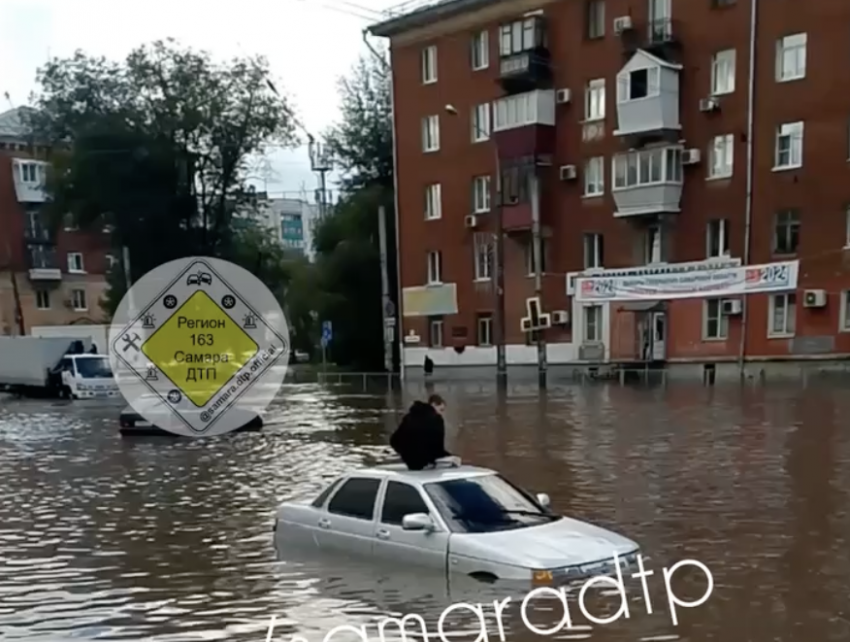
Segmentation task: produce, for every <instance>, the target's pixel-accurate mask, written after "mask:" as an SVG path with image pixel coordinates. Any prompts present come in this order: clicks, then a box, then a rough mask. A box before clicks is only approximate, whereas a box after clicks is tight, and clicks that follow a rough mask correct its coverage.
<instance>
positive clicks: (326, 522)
mask: <svg viewBox="0 0 850 642" xmlns="http://www.w3.org/2000/svg"><path fill="white" fill-rule="evenodd" d="M330 527H331V520H329V519H320V520H319V528H330Z"/></svg>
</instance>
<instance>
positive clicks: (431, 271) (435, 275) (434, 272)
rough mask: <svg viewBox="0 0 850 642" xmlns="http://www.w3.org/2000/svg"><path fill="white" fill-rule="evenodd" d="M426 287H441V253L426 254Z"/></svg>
mask: <svg viewBox="0 0 850 642" xmlns="http://www.w3.org/2000/svg"><path fill="white" fill-rule="evenodd" d="M426 261H427V263H426V265H427V270H428V272H427V274H428V276H427V278H428V285H442V283H443V255H442V253H441V252H439V251H436V252H428V255H427V258H426Z"/></svg>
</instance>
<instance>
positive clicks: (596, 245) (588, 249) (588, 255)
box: [584, 234, 605, 270]
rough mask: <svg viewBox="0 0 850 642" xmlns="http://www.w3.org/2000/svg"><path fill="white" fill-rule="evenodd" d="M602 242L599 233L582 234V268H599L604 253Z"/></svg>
mask: <svg viewBox="0 0 850 642" xmlns="http://www.w3.org/2000/svg"><path fill="white" fill-rule="evenodd" d="M604 249H605V248H604V243H603V237H602V235H601V234H585V235H584V269H585V270H588V269H590V268H601V267H602V265H603V261H604V260H605V258H604V255H605V251H604Z"/></svg>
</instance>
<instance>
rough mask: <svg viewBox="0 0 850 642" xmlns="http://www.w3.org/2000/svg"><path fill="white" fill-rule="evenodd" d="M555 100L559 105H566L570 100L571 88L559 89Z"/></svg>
mask: <svg viewBox="0 0 850 642" xmlns="http://www.w3.org/2000/svg"><path fill="white" fill-rule="evenodd" d="M555 102H556V103H558V104H559V105H565V104H566V103H568V102H570V90H569V89H559V90H558V91H557V92H556V93H555Z"/></svg>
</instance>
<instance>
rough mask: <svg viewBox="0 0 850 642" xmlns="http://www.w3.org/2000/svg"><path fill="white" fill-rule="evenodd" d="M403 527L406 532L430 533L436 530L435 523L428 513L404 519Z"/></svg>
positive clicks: (411, 515) (408, 516)
mask: <svg viewBox="0 0 850 642" xmlns="http://www.w3.org/2000/svg"><path fill="white" fill-rule="evenodd" d="M401 527H402V528H403V529H404V530H406V531H426V532H430V531H432V530H434V521H433V520H432V519H431V516H430V515H428V514H426V513H410V514H409V515H405V516H404V517H403V518H402V520H401Z"/></svg>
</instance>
